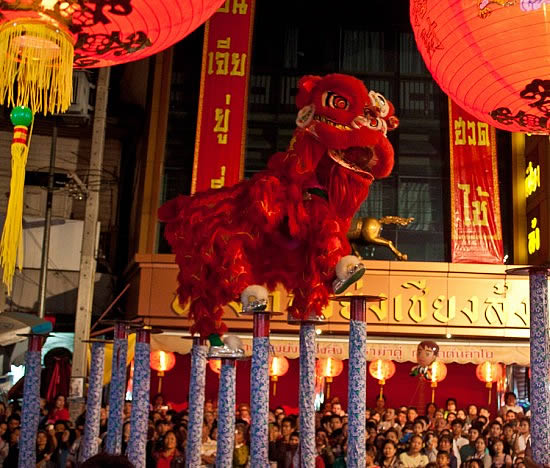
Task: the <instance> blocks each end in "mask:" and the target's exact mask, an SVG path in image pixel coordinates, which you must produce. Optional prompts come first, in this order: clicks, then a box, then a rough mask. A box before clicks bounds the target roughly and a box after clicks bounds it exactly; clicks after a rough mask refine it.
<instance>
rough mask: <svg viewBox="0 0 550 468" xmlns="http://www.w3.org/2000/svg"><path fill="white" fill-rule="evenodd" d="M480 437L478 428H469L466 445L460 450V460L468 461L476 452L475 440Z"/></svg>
mask: <svg viewBox="0 0 550 468" xmlns="http://www.w3.org/2000/svg"><path fill="white" fill-rule="evenodd" d="M480 435H481V433H480V431H479V427H478V426H475V425H474V426H471V427H470V429H469V430H468V444H466V445H463V446H462V447H461V448H460V451H459V455H460V460H462V461H466V460H468V459H469V458H470V457H471V456H472V455H473V454H474V453H475V451H476V440H477V438H478V437H479V436H480Z"/></svg>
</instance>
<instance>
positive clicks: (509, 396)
mask: <svg viewBox="0 0 550 468" xmlns="http://www.w3.org/2000/svg"><path fill="white" fill-rule="evenodd" d="M504 402H505V404H504V405H503V406H502V407H501V408H500V411H499V414H500V415H501V416H503V417H504V416H506V413H507V412H508V411H509V410H511V411H513V412H514V413H517V414H520V415H523V408H522V407H521V406H519V405H518V404H517V396H516V394H515V393H514V392H506V393H505V394H504Z"/></svg>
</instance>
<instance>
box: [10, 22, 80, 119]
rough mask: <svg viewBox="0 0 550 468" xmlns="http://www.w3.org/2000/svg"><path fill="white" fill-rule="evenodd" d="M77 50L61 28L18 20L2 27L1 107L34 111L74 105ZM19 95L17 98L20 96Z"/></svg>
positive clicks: (55, 109) (57, 110)
mask: <svg viewBox="0 0 550 468" xmlns="http://www.w3.org/2000/svg"><path fill="white" fill-rule="evenodd" d="M73 58H74V47H73V40H72V37H71V36H70V34H69V33H68V32H66V31H65V30H64V29H62V27H61V26H60V25H54V24H51V23H47V22H38V21H36V20H30V19H24V18H18V19H17V20H14V21H11V22H9V23H6V24H4V25H3V26H2V27H1V28H0V104H3V105H9V106H26V107H30V108H31V109H32V110H33V111H34V112H43V113H44V115H45V114H46V113H47V112H50V113H52V114H54V113H61V112H65V111H66V110H67V109H68V108H69V106H70V105H71V98H72V87H73V85H72V76H73V74H72V72H73ZM16 93H17V95H16Z"/></svg>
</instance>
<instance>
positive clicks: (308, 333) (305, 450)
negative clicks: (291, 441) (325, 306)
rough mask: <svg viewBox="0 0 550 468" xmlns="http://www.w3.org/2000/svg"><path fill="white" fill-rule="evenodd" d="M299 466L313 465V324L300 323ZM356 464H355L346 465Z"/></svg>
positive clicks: (312, 466)
mask: <svg viewBox="0 0 550 468" xmlns="http://www.w3.org/2000/svg"><path fill="white" fill-rule="evenodd" d="M299 398H300V460H301V463H300V466H301V467H302V468H314V467H315V457H316V449H315V325H314V324H313V323H307V322H302V323H301V324H300V397H299ZM348 466H356V465H348Z"/></svg>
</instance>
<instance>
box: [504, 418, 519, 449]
mask: <svg viewBox="0 0 550 468" xmlns="http://www.w3.org/2000/svg"><path fill="white" fill-rule="evenodd" d="M514 414H515V413H514ZM517 426H518V421H516V420H514V421H513V422H507V423H506V424H504V426H503V427H502V440H503V441H504V444H505V446H507V447H508V448H509V452H508V453H510V454H512V452H513V450H514V447H515V446H516V437H517Z"/></svg>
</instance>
